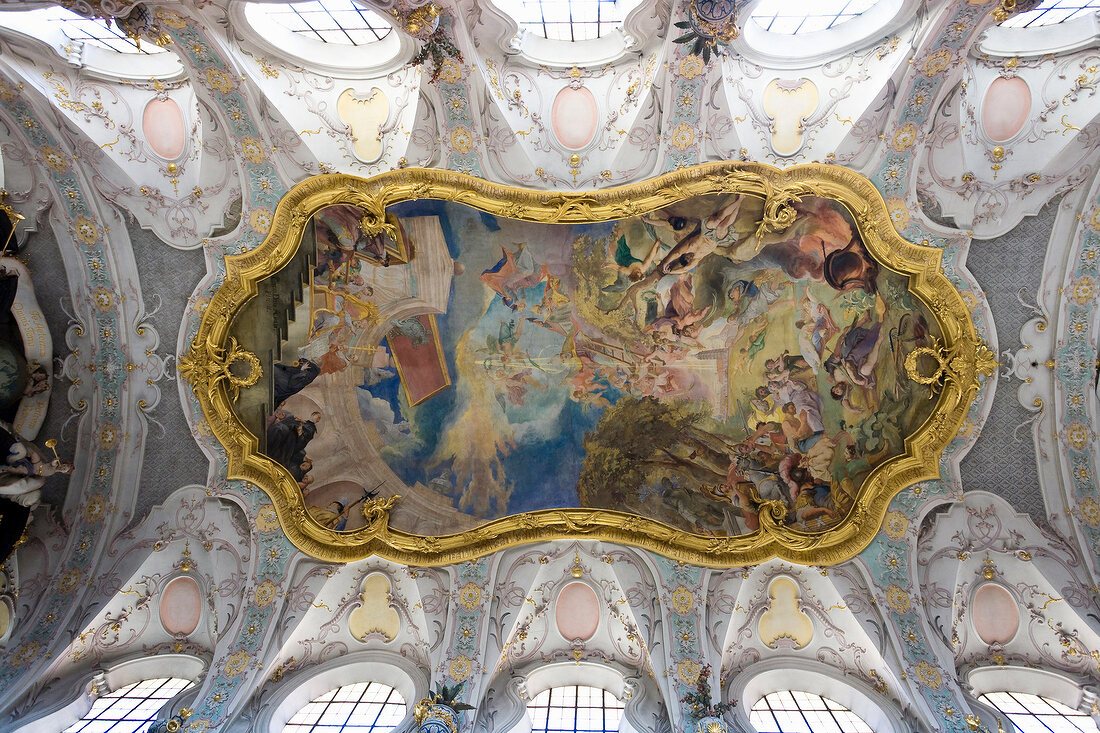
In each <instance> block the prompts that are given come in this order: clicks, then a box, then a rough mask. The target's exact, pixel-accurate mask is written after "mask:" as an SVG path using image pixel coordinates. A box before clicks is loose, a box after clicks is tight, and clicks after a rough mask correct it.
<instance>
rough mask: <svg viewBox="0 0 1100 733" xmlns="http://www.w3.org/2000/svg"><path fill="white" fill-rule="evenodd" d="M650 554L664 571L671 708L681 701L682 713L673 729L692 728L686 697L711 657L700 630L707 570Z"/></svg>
mask: <svg viewBox="0 0 1100 733" xmlns="http://www.w3.org/2000/svg"><path fill="white" fill-rule="evenodd" d="M650 557H652V558H653V562H654V564H655V565H656V566H657V569H658V570H659V571H660V584H661V607H662V608H663V609H664V613H665V622H666V623H665V626H664V628H665V635H666V638H665V640H664V641H665V644H667V645H668V646H667V649H666V657H667V659H668V665H667V667H666V669H667V671H668V674H669V675H670V677H671V679H670V680H669V690H670V692H671V694H670V696H669V699H668V704H669V706H670V708H671V706H672V705H673V704H674V703H675V702H680V709H679V710H678V711H677V712H678V717H677V718H676V719H675V720H673V721H672V725H673V730H685V731H686V730H689V728H687V727H686V726H687V725H688V724H689V723H688V721H690V720H691V719H692V718H691V713H692V712H693V711H692V710H691V706H690V705H689V704H688V703H686V702H683V700H684V698H685V697H686V696H688V694H690V693H693V692H695V691H696V687H697V685H698V682H699V675H700V674H701V673H702V671H703V668H704V666H705V660H706V659H707V655H706V654H705V652H704V651H703V648H702V642H701V640H700V634H701V633H703V630H704V629H705V628H706V625H705V623H704V621H703V612H704V611H705V610H706V602H707V592H706V588H705V587H704V579H705V577H706V571H704V570H703V568H700V567H697V566H694V565H687V564H683V563H679V562H676V561H675V560H669V559H668V558H665V557H660V556H658V555H650ZM708 682H709V681H708ZM719 697H720V695H716V696H715V697H714V699H715V701H718V698H719ZM670 712H672V710H671V709H670Z"/></svg>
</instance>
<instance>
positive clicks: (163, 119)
mask: <svg viewBox="0 0 1100 733" xmlns="http://www.w3.org/2000/svg"><path fill="white" fill-rule="evenodd" d="M141 129H142V131H143V132H144V133H145V140H146V141H147V142H148V143H149V147H151V148H152V149H153V152H154V153H156V154H157V155H159V156H160V157H162V158H165V159H167V160H175V159H176V158H178V157H180V155H182V154H183V146H184V145H185V144H186V143H187V126H186V125H185V124H184V122H183V112H182V111H181V110H180V106H179V105H178V104H176V100H174V99H154V100H151V101H150V102H149V104H147V105H145V113H144V114H143V115H142V117H141Z"/></svg>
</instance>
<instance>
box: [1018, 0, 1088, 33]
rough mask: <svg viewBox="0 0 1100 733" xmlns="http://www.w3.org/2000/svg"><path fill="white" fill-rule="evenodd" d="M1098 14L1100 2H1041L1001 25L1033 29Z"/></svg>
mask: <svg viewBox="0 0 1100 733" xmlns="http://www.w3.org/2000/svg"><path fill="white" fill-rule="evenodd" d="M1097 12H1100V0H1043V1H1042V2H1041V3H1039V6H1038V7H1036V8H1033V9H1032V10H1029V11H1027V12H1026V13H1020V14H1018V15H1011V16H1009V17H1008V19H1007V20H1005V21H1004V22H1003V23H1001V25H1002V26H1004V27H1005V28H1033V27H1037V26H1041V25H1054V24H1055V23H1063V22H1065V21H1067V20H1073V19H1074V18H1080V17H1082V16H1085V15H1089V14H1091V13H1097Z"/></svg>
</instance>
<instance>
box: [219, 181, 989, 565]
mask: <svg viewBox="0 0 1100 733" xmlns="http://www.w3.org/2000/svg"><path fill="white" fill-rule="evenodd" d="M728 168H729V167H728V166H727V169H728ZM714 173H715V172H714V170H713V169H711V170H706V169H695V170H694V171H689V172H687V173H685V174H684V175H683V176H682V178H684V181H685V182H687V183H691V182H695V183H699V182H703V183H704V184H707V185H710V184H713V183H715V182H717V183H718V184H719V185H717V186H715V187H714V188H712V189H706V188H701V189H699V191H698V192H694V191H691V190H690V189H689V188H671V189H670V190H669V192H668V193H667V194H666V195H667V196H668V197H669V198H668V203H666V205H657V203H658V201H654V202H653V203H649V205H642V206H633V207H631V208H632V209H633V210H630V211H629V213H630V214H632V215H629V216H624V215H623V213H626V210H624V211H619V212H618V213H617V214H616V213H613V212H611V211H606V212H605V211H602V210H601V209H600V207H599V206H595V207H594V206H592V203H593V202H588V201H584V202H583V206H582V207H581V208H578V209H576V213H575V214H574V215H573V216H566V217H564V221H563V217H561V215H560V214H561V212H560V211H559V215H558V216H557V217H556V218H555V217H554V216H543V215H538V214H535V213H534V212H532V211H529V210H526V209H525V208H524V206H523V205H522V204H521V202H520V201H519V200H518V199H517V196H520V195H521V193H522V192H519V190H518V189H502V190H501V191H500V192H499V193H498V194H497V195H496V196H495V198H494V197H493V196H486V197H483V199H475V198H472V197H471V196H470V195H467V194H469V193H472V192H470V191H467V192H466V193H463V192H462V190H461V189H457V190H456V194H457V195H455V196H446V197H444V196H440V195H434V194H433V193H432V192H431V191H427V190H424V186H430V181H431V180H432V178H431V176H429V175H428V174H427V173H426V172H417V171H410V172H409V173H408V174H407V176H409V177H413V178H415V177H417V176H422V177H424V178H425V181H424V182H423V183H422V184H421V189H420V190H418V191H416V192H415V196H413V197H408V196H405V197H399V196H395V197H393V198H392V203H391V204H390V205H388V207H386V208H385V209H384V215H383V214H382V213H381V211H382V209H381V208H380V207H381V206H382V204H381V203H380V202H379V201H378V200H377V199H370V200H368V201H366V202H364V203H356V202H355V196H349V195H348V194H349V192H350V191H353V190H354V186H350V185H349V186H346V187H344V189H343V190H341V188H340V187H339V185H335V186H333V185H332V184H334V183H335V179H334V178H332V177H328V178H325V177H320V178H317V179H314V181H315V182H316V183H315V184H314V186H313V188H314V189H318V187H321V188H323V187H324V186H326V185H329V187H330V192H329V195H328V198H327V200H325V201H322V202H321V203H322V204H323V205H321V206H317V207H315V208H311V209H310V210H308V211H307V210H306V209H304V208H302V207H294V205H293V204H288V203H287V202H285V201H284V205H283V208H282V209H281V210H280V211H281V212H283V213H284V215H289V216H290V217H292V219H293V220H294V221H297V222H300V231H301V234H300V235H291V234H290V233H289V232H290V231H291V230H295V228H294V227H293V225H292V226H291V227H290V228H289V229H288V230H287V236H286V237H285V238H282V239H280V237H281V235H280V233H278V232H275V233H273V234H272V235H271V237H269V239H268V242H267V243H265V246H263V247H261V248H260V251H259V254H258V255H257V256H256V257H254V258H253V259H254V260H256V261H257V262H259V265H258V266H259V269H258V270H253V271H254V272H255V273H256V275H257V276H258V280H257V283H258V284H257V293H258V295H257V297H256V298H254V299H253V300H252V301H251V302H250V303H249V304H248V305H247V306H245V307H244V308H242V309H240V311H239V312H238V313H236V314H235V317H234V318H233V321H232V326H231V328H230V329H229V331H228V337H229V339H230V343H232V344H233V346H234V348H235V349H236V351H237V353H238V354H239V355H240V358H236V359H230V360H229V361H228V362H227V367H226V368H227V370H228V371H227V374H234V373H236V374H242V373H243V371H247V372H248V374H247V376H246V377H240V376H238V377H235V379H236V382H235V385H236V386H234V387H233V389H234V391H237V390H238V389H239V388H243V389H240V390H239V396H238V397H237V398H236V400H235V404H234V405H233V406H232V407H231V408H230V409H232V410H233V411H234V412H233V414H234V416H235V417H237V418H238V419H239V420H240V422H241V423H242V427H244V428H245V429H246V430H247V431H248V433H249V434H250V435H251V436H255V438H256V442H257V446H256V448H257V451H256V453H255V454H254V455H253V457H254V458H255V459H256V460H257V461H258V462H259V463H258V464H257V465H261V464H262V465H263V466H265V469H266V476H267V478H268V481H267V484H268V485H269V486H270V485H271V480H274V483H275V484H278V485H280V486H282V487H284V488H286V489H288V491H289V493H288V494H286V498H287V502H288V505H291V506H294V507H296V509H295V512H294V514H293V516H292V517H291V518H290V519H289V523H290V524H292V525H296V526H297V527H298V528H299V529H306V530H307V533H308V532H309V531H312V533H313V534H314V535H315V536H317V537H318V538H319V539H321V542H322V543H330V544H331V545H332V546H335V547H341V546H346V543H348V542H349V540H347V539H345V538H350V537H356V536H357V534H358V537H359V538H364V537H365V538H367V539H368V540H370V539H375V538H381V537H382V535H391V534H393V533H401V534H403V535H405V536H408V537H418V538H421V540H420V541H421V545H420V546H421V547H423V548H424V549H427V550H428V551H431V550H435V549H437V544H436V543H437V542H439V540H438V539H425V538H441V537H448V538H450V541H451V542H452V543H453V545H454V548H455V549H456V550H458V551H463V550H464V549H466V550H467V551H470V552H471V554H474V555H476V554H477V550H476V549H475V550H472V551H471V550H468V548H469V547H470V546H471V545H476V544H477V542H478V540H480V539H487V538H491V539H494V540H497V539H500V538H502V537H505V536H508V537H509V540H508V541H509V542H510V543H512V544H515V543H518V542H524V541H526V536H525V535H523V534H522V533H524V532H530V531H532V530H535V534H536V535H538V534H539V532H538V530H540V529H542V530H548V531H550V532H553V533H565V534H568V533H569V532H570V531H575V532H577V533H582V532H589V531H591V530H590V529H588V528H587V527H586V526H585V523H586V522H593V521H595V522H598V523H601V524H602V525H604V526H607V525H609V524H610V525H612V526H614V527H615V528H616V529H618V530H619V531H621V532H624V533H626V534H628V535H630V534H635V533H636V532H637V531H638V530H649V531H658V533H659V534H658V537H660V538H661V539H660V540H659V544H658V546H657V548H658V549H659V550H660V549H663V550H664V551H665V552H672V553H674V552H677V551H681V550H682V546H683V543H684V541H685V539H686V538H687V537H693V538H695V539H696V540H697V541H704V542H709V543H710V546H711V547H714V546H715V543H714V540H715V539H720V540H722V542H719V543H718V545H717V547H718V548H719V550H718V551H719V552H722V551H724V552H731V551H742V552H744V551H747V550H749V549H750V548H752V549H753V551H760V549H759V548H760V547H761V546H763V545H765V544H766V543H767V540H768V539H769V538H772V537H775V536H785V537H786V538H787V540H786V543H787V546H788V547H790V546H793V545H794V543H795V542H796V541H797V542H803V543H805V542H806V541H807V538H812V539H809V541H810V542H811V543H813V545H814V546H817V545H822V544H825V545H829V544H837V543H839V542H842V541H844V539H845V538H850V537H851V530H850V529H848V530H846V531H845V532H841V533H838V535H837V536H838V537H839V538H840V539H837V537H833V536H832V535H833V532H832V530H833V529H835V528H837V527H839V526H841V525H844V524H846V526H849V527H850V526H851V525H852V524H858V523H859V522H860V521H861V519H860V517H861V515H863V514H865V513H867V512H868V511H869V509H868V506H867V503H868V497H872V498H874V497H878V498H877V500H878V501H880V502H881V501H882V497H886V496H889V495H891V493H892V492H893V491H896V488H897V484H896V481H893V482H892V480H893V479H895V478H896V477H897V476H899V475H900V474H898V471H899V470H903V469H902V468H901V467H902V466H903V465H908V466H909V468H910V469H912V468H917V467H919V468H922V469H923V470H925V471H928V470H929V466H931V470H935V463H934V461H931V462H930V461H928V460H927V457H925V456H918V455H917V453H918V451H917V450H915V449H914V448H913V447H909V449H908V452H907V446H906V440H907V439H909V438H913V437H914V436H917V434H918V433H919V432H920V433H922V434H923V435H925V436H926V437H927V438H928V439H929V440H930V442H928V443H927V445H928V446H929V447H930V448H931V449H932V452H931V453H930V454H929V455H933V454H935V453H936V452H937V451H938V450H942V447H943V440H944V438H947V439H949V438H950V436H949V435H948V434H947V432H942V431H941V434H939V435H936V436H932V434H931V432H930V431H929V428H928V424H929V422H930V421H929V418H930V416H931V415H932V414H933V412H935V411H936V408H937V405H938V404H939V403H938V392H939V388H940V387H941V386H942V380H943V377H944V372H945V365H946V363H947V362H946V361H945V360H944V358H943V356H941V355H940V354H941V352H942V353H946V352H943V351H942V349H943V346H942V344H943V341H944V338H945V334H944V327H943V326H942V325H941V322H940V319H937V317H936V316H934V315H933V312H932V311H931V310H930V309H929V307H928V305H927V300H926V299H928V298H929V297H933V298H935V299H936V300H937V302H941V303H947V304H950V303H951V299H952V298H954V299H955V303H956V304H957V303H958V302H959V301H958V294H957V293H956V292H955V291H954V290H953V289H952V288H951V287H950V286H949V285H948V284H947V283H946V280H944V281H942V282H934V280H935V278H933V277H929V276H930V275H934V274H938V273H937V271H935V270H932V269H929V268H928V267H927V266H926V263H928V262H931V260H927V259H926V260H924V262H921V261H919V257H918V259H917V260H914V259H912V258H913V256H914V253H915V252H916V253H918V254H919V253H921V252H922V251H923V252H924V253H934V252H935V251H934V250H930V249H925V250H922V248H919V247H915V246H913V245H909V244H907V243H905V242H904V241H903V240H900V239H898V238H897V237H896V236H894V237H893V238H892V239H886V240H882V239H880V234H879V233H878V232H877V231H876V230H875V228H874V227H873V226H871V224H872V222H873V221H874V216H873V215H870V214H869V213H867V208H868V203H867V202H865V201H860V200H858V199H853V200H852V201H851V202H850V203H849V204H847V205H846V204H845V202H844V201H843V200H842V199H843V196H842V195H841V193H840V192H839V190H830V189H829V186H828V185H827V184H828V183H829V180H828V179H829V176H825V177H824V178H822V180H821V181H820V182H819V183H818V184H814V183H813V182H812V180H811V182H804V183H802V184H801V188H789V189H784V190H783V191H782V192H781V193H776V191H775V190H774V186H773V185H772V184H771V182H770V181H769V180H768V178H767V177H766V175H763V176H762V175H761V174H760V173H757V172H755V171H754V172H748V171H736V170H726V171H725V173H726V175H727V177H726V178H725V179H722V178H719V177H717V176H715V174H714ZM832 177H833V178H835V177H836V176H835V175H833V176H832ZM462 183H464V181H461V180H458V181H457V182H456V185H457V186H460V185H461V184H462ZM303 185H304V184H303ZM363 185H366V186H368V187H370V186H371V182H370V181H367V182H365V183H364V184H363ZM833 189H836V186H835V183H834V186H833ZM829 193H831V196H829V195H825V194H829ZM383 195H387V194H383ZM528 195H529V196H530V195H536V194H535V193H534V192H528ZM629 195H630V193H629V192H628V191H623V192H608V193H607V194H606V195H605V196H604V199H606V200H607V201H618V202H620V203H621V202H626V201H629V199H628V198H627V197H628V196H629ZM368 196H369V194H368ZM290 198H293V194H292V195H291V197H290ZM315 198H316V197H315ZM409 198H413V199H414V200H408V199H409ZM544 198H545V197H544ZM443 199H452V200H443ZM454 199H457V200H454ZM494 201H495V206H494ZM463 202H468V203H463ZM647 203H648V202H647ZM877 203H878V204H879V206H881V200H880V201H879V202H877ZM852 204H855V205H856V210H857V211H862V212H864V221H865V225H864V227H863V229H864V230H867V229H870V231H861V227H860V226H859V225H858V224H857V221H856V218H855V217H854V216H853V214H852V213H851V210H850V209H849V206H850V205H852ZM291 209H293V212H292V213H289V214H287V212H288V211H289V210H291ZM278 218H279V214H278V213H277V214H276V219H278ZM881 221H883V222H885V226H887V227H889V224H888V220H887V219H885V218H884V217H883V218H881ZM567 222H568V223H567ZM295 231H297V230H295ZM891 231H892V230H891ZM895 240H896V241H895ZM868 242H875V243H876V244H877V246H875V245H872V246H871V248H870V249H869V247H868ZM899 245H900V246H899ZM265 249H266V250H267V253H266V258H265V254H264V250H265ZM872 250H874V251H875V254H874V255H872ZM280 254H281V255H284V257H283V258H282V259H281V260H280V259H275V258H278V257H279V255H280ZM283 261H285V264H282V262H283ZM908 274H912V275H915V276H918V277H920V278H923V279H925V280H929V281H933V282H925V287H926V292H925V295H924V299H922V297H921V296H920V294H919V290H920V288H918V287H914V286H913V285H912V284H911V282H910V277H908V276H907V275H908ZM942 310H943V312H946V313H949V314H950V313H951V307H950V305H948V306H947V307H945V308H943V309H942ZM956 310H957V312H958V313H961V314H962V321H961V322H962V323H963V325H967V326H968V324H969V319H968V316H966V314H965V310H962V309H958V308H956ZM231 315H232V314H231ZM941 318H942V317H941ZM957 325H958V324H955V326H956V327H957ZM971 356H973V355H971ZM937 360H938V361H937ZM972 368H973V367H972ZM948 403H950V400H947V401H946V402H945V403H944V404H943V405H942V406H941V408H942V409H941V410H940V413H941V415H948V414H952V413H953V408H952V407H951V406H950V404H948ZM228 406H229V402H224V403H223V408H224V407H228ZM223 408H218V407H215V408H213V409H214V410H218V409H223ZM955 419H957V416H955ZM941 422H942V421H941ZM933 432H934V431H933ZM916 443H920V440H917V441H916ZM906 461H908V462H909V463H908V464H906ZM872 477H874V478H873V479H872ZM260 483H261V485H264V484H265V482H264V481H261V482H260ZM861 497H862V503H860V501H861ZM857 504H860V506H859V507H858V508H857ZM303 508H304V511H303ZM560 510H566V511H575V512H578V514H577V515H576V517H574V518H573V519H570V520H566V521H563V520H562V515H561V514H560ZM556 512H557V513H556ZM762 514H763V515H764V516H763V518H762ZM555 517H556V519H555ZM848 517H850V518H851V521H849V522H847V523H845V518H848ZM628 520H629V521H628ZM578 521H579V522H580V524H577V522H578ZM623 522H627V524H625V525H624V524H623ZM284 526H286V522H285V521H284ZM383 530H384V531H383ZM647 533H648V532H647ZM291 535H292V537H293V530H291ZM796 537H797V538H798V539H797V540H795V539H794V538H796ZM737 538H740V540H741V542H740V543H733V544H731V541H735V540H736V539H737ZM360 541H361V540H360ZM634 541H638V540H637V537H635V539H634ZM320 551H321V554H324V553H325V550H324V549H321V550H320ZM773 551H775V550H773ZM719 562H720V561H719Z"/></svg>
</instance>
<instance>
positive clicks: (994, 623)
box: [972, 583, 1020, 644]
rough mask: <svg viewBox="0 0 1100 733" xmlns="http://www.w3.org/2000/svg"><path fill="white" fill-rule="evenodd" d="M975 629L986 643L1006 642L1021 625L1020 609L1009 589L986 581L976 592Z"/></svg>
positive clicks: (973, 608)
mask: <svg viewBox="0 0 1100 733" xmlns="http://www.w3.org/2000/svg"><path fill="white" fill-rule="evenodd" d="M972 610H973V614H974V630H975V631H977V632H978V636H979V637H980V638H981V640H982V641H984V642H985V643H986V644H1005V643H1007V642H1009V641H1011V640H1012V637H1014V636H1015V635H1016V629H1018V628H1019V627H1020V611H1019V609H1018V608H1017V607H1016V601H1015V600H1013V598H1012V596H1011V595H1010V594H1009V592H1008V591H1007V590H1005V589H1004V588H1002V587H1001V586H999V585H997V584H996V583H986V584H985V585H983V586H982V587H981V588H978V592H977V593H975V594H974V604H973V606H972Z"/></svg>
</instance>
